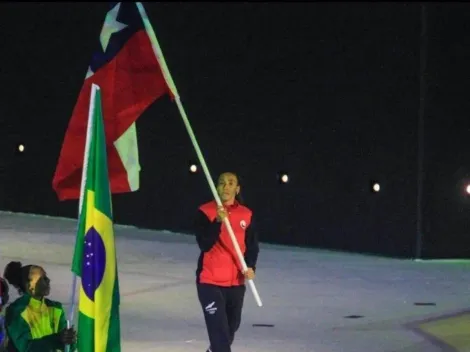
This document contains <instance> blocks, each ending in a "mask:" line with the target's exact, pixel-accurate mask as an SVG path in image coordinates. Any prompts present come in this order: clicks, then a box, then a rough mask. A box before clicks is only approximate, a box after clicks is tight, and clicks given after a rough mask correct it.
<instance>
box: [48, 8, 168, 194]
mask: <svg viewBox="0 0 470 352" xmlns="http://www.w3.org/2000/svg"><path fill="white" fill-rule="evenodd" d="M97 44H98V50H97V51H96V52H95V53H94V54H93V55H92V59H91V63H90V66H89V68H88V72H87V74H86V77H85V81H84V83H83V86H82V88H81V91H80V94H79V96H78V100H77V103H76V105H75V108H74V110H73V113H72V117H71V120H70V122H69V125H68V128H67V131H66V134H65V137H64V142H63V145H62V150H61V152H60V156H59V160H58V163H57V167H56V170H55V174H54V178H53V181H52V185H53V188H54V190H55V192H56V193H57V196H58V198H59V199H60V200H66V199H78V198H79V197H80V187H81V179H82V168H83V157H84V150H85V140H86V134H87V122H88V110H89V104H90V93H91V84H92V83H95V84H97V85H98V86H99V87H100V88H101V93H102V106H103V115H104V121H105V132H106V147H107V153H108V172H109V179H110V185H111V192H112V193H125V192H133V191H136V190H138V189H139V172H140V164H139V156H138V148H137V133H136V127H135V122H136V120H137V119H138V118H139V116H140V115H141V114H142V113H143V112H144V110H145V109H146V108H147V107H148V106H149V105H150V104H152V103H153V102H154V101H155V100H157V99H158V98H160V97H162V96H164V95H166V94H168V95H169V96H170V97H172V98H173V94H172V92H171V89H170V88H169V87H168V85H167V83H166V81H165V79H164V76H163V72H162V69H161V67H160V65H159V63H158V61H157V58H156V56H155V54H154V52H153V50H152V44H151V41H150V39H149V35H148V34H147V32H146V30H145V27H144V22H143V20H142V17H141V16H140V14H139V11H138V9H137V5H136V3H134V2H122V3H112V5H111V9H110V11H109V12H108V13H107V14H106V18H105V22H104V25H103V28H102V30H101V34H100V37H99V43H97Z"/></svg>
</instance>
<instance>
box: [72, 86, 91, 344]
mask: <svg viewBox="0 0 470 352" xmlns="http://www.w3.org/2000/svg"><path fill="white" fill-rule="evenodd" d="M98 89H99V87H98V86H97V85H96V84H94V83H93V84H92V85H91V95H90V105H89V107H88V125H87V133H86V140H85V152H84V156H83V168H82V181H81V185H80V199H79V204H78V222H77V232H78V227H79V226H80V225H79V224H80V215H81V211H82V206H83V198H84V195H85V184H86V175H87V169H88V164H87V160H88V156H89V154H90V146H91V131H92V127H93V111H94V110H95V96H96V91H97V90H98ZM75 237H76V236H75ZM76 291H77V275H76V274H75V273H73V279H72V292H71V293H70V304H71V305H70V310H69V316H68V319H67V328H70V326H71V325H73V324H72V322H73V319H74V314H75V300H76ZM69 350H70V346H69V345H67V346H66V352H68V351H69Z"/></svg>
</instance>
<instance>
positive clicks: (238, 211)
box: [195, 172, 259, 352]
mask: <svg viewBox="0 0 470 352" xmlns="http://www.w3.org/2000/svg"><path fill="white" fill-rule="evenodd" d="M217 193H218V194H219V197H220V199H221V201H222V203H223V206H221V207H220V208H219V207H218V206H217V203H216V202H215V201H210V202H208V203H205V204H203V205H201V206H200V207H199V211H198V215H197V219H196V226H195V233H196V240H197V243H198V245H199V248H200V250H201V254H200V256H199V260H198V267H197V271H196V276H197V279H196V283H197V293H198V297H199V301H200V303H201V306H202V309H203V312H204V319H205V322H206V328H207V332H208V335H209V341H210V347H209V349H208V350H207V351H208V352H230V351H231V345H232V342H233V340H234V337H235V332H236V331H237V330H238V328H239V326H240V322H241V315H242V308H243V300H244V297H245V291H246V288H245V279H250V280H251V279H253V278H254V277H255V268H256V262H257V260H258V252H259V246H258V237H257V235H256V233H255V231H254V230H253V213H252V211H251V210H250V209H249V208H248V207H246V206H244V205H243V204H242V202H241V201H240V179H239V177H238V176H237V175H236V174H235V173H233V172H225V173H223V174H221V175H220V176H219V178H218V182H217ZM225 218H228V219H229V221H230V225H231V227H232V229H233V232H234V234H235V237H236V239H237V242H238V245H239V247H240V250H241V252H242V253H243V255H244V259H245V263H246V265H247V267H248V270H247V271H246V272H243V273H242V269H241V268H242V266H241V264H240V262H239V259H238V257H237V255H236V252H235V248H234V245H233V242H232V240H231V238H230V235H229V233H228V230H227V228H226V226H225V224H224V223H223V222H224V219H225Z"/></svg>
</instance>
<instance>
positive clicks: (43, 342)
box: [3, 262, 76, 352]
mask: <svg viewBox="0 0 470 352" xmlns="http://www.w3.org/2000/svg"><path fill="white" fill-rule="evenodd" d="M3 277H4V278H5V279H6V280H7V281H8V283H9V284H10V285H12V286H13V287H15V288H16V289H17V290H18V293H19V294H20V297H19V298H18V299H16V300H15V301H13V302H12V303H11V304H10V305H9V306H8V307H7V309H6V312H5V330H6V335H7V351H8V352H56V351H64V350H65V346H66V345H70V347H71V348H70V352H73V351H75V349H76V347H75V344H76V332H75V330H74V329H73V328H67V320H66V318H65V311H64V309H63V307H62V304H61V303H59V302H56V301H52V300H49V299H47V298H45V297H46V296H48V295H49V293H50V280H49V278H48V277H47V274H46V272H45V270H44V269H43V268H42V267H40V266H38V265H26V266H22V265H21V263H20V262H10V263H9V264H8V265H7V266H6V268H5V272H4V274H3Z"/></svg>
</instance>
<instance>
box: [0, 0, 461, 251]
mask: <svg viewBox="0 0 470 352" xmlns="http://www.w3.org/2000/svg"><path fill="white" fill-rule="evenodd" d="M145 6H146V10H147V13H148V15H149V18H150V20H151V22H152V25H153V28H154V30H155V32H156V34H157V36H158V38H159V41H160V45H161V47H162V50H163V53H164V55H165V58H166V61H167V64H168V66H169V69H170V71H171V73H172V76H173V78H174V81H175V83H176V86H177V88H178V90H179V93H180V96H181V98H182V101H183V105H184V107H185V109H186V112H187V114H188V117H189V120H190V121H191V124H192V127H193V129H194V132H195V134H196V137H197V139H198V142H199V144H200V147H201V149H202V151H203V154H204V157H205V159H206V162H207V164H208V166H209V169H210V171H211V173H212V175H213V177H214V178H215V177H216V176H217V175H218V173H220V172H222V171H226V170H233V171H236V172H237V173H239V174H240V175H241V176H242V178H243V193H244V198H245V201H246V203H247V205H248V206H250V207H251V208H252V209H253V210H254V212H255V216H256V217H257V222H258V230H259V233H260V237H261V240H263V241H267V242H275V243H285V244H294V245H301V246H311V247H325V248H336V249H342V250H351V251H360V252H372V253H380V254H387V255H394V256H412V255H414V250H415V242H416V233H417V231H416V219H417V211H416V199H417V174H418V168H417V155H418V154H417V150H418V149H417V148H418V117H419V100H420V99H419V98H420V31H421V22H420V16H421V15H420V11H421V8H420V5H419V4H417V3H410V4H405V3H373V2H370V3H363V4H354V3H348V4H341V3H335V2H331V3H324V4H323V3H273V4H269V3H240V4H235V3H232V4H222V3H212V4H210V3H184V4H183V3H148V4H145ZM107 10H108V4H106V3H101V4H91V3H89V4H78V3H69V4H66V3H62V4H54V3H1V4H0V32H1V34H2V35H1V36H0V48H1V55H0V82H1V83H2V85H1V89H2V94H1V96H2V98H1V99H0V116H1V119H0V131H1V153H2V154H1V161H2V164H3V165H2V168H1V169H0V171H1V181H2V185H3V187H2V188H1V193H0V196H1V199H0V207H1V209H4V210H12V211H22V212H33V213H39V214H48V215H60V216H67V217H76V216H77V211H78V210H77V202H76V201H66V202H59V201H58V200H57V197H56V195H55V193H54V192H53V190H52V177H53V173H54V170H55V165H56V162H57V159H58V156H59V152H60V147H61V144H62V141H63V137H64V133H65V129H66V127H67V124H68V122H69V118H70V116H71V113H72V109H73V107H74V105H75V102H76V99H77V96H78V93H79V90H80V87H81V85H82V82H83V79H84V77H85V73H86V70H87V67H88V64H89V61H90V57H91V53H92V51H93V50H94V49H95V47H96V45H97V43H98V37H99V33H100V31H101V26H102V24H103V21H104V18H105V15H106V12H107ZM469 10H470V7H469V5H466V4H464V3H462V4H448V3H447V4H444V3H442V4H429V5H427V26H428V30H427V36H426V38H427V55H426V63H427V65H426V75H425V83H426V84H425V88H426V100H425V105H424V106H425V110H424V121H425V122H424V125H425V129H424V135H425V154H424V155H425V159H424V165H425V179H424V183H423V185H424V188H423V189H424V196H423V204H424V205H423V209H424V221H423V226H424V234H423V245H424V247H423V249H424V255H425V256H453V257H456V256H469V254H470V253H469V250H468V248H469V245H470V240H469V237H470V236H469V232H470V216H469V213H468V212H469V210H470V203H469V199H467V197H466V196H465V194H464V188H465V182H466V181H469V182H470V156H469V155H470V139H469V132H470V118H469V117H470V116H469V115H470V114H469V111H470V99H468V95H469V94H470V80H469V77H470V76H469V74H470V70H469V68H468V67H469V65H468V62H469V60H470V11H469ZM137 128H138V138H139V148H140V162H141V165H142V172H141V189H140V191H138V192H136V193H131V194H124V195H115V196H114V197H113V202H114V216H115V221H116V222H117V223H125V224H132V225H136V226H139V227H146V228H153V229H168V230H173V231H184V232H191V231H192V229H191V224H192V219H193V216H194V215H195V213H196V209H197V207H198V205H200V204H201V203H203V202H205V201H208V200H210V199H211V197H212V195H211V192H210V189H209V187H208V184H207V181H206V179H205V177H204V175H203V173H202V172H201V173H199V174H195V175H193V174H190V173H189V172H188V169H189V165H190V164H191V163H192V162H195V163H197V157H196V153H195V152H194V149H193V147H192V145H191V141H190V139H189V136H188V134H187V132H186V130H185V127H184V125H183V122H182V119H181V117H180V115H179V113H178V110H177V108H176V105H175V104H174V103H172V102H171V101H170V99H169V98H162V99H160V100H158V101H157V102H156V103H155V104H153V105H152V106H151V107H150V108H149V109H148V110H147V111H146V112H145V113H144V114H143V115H142V116H141V117H140V118H139V120H138V121H137ZM18 143H24V145H25V148H26V149H25V152H24V153H18V152H17V145H18ZM280 171H286V172H288V174H289V177H290V182H289V183H288V184H285V185H282V184H280V183H279V181H278V172H280ZM373 180H376V181H378V182H380V185H381V192H379V193H377V194H374V193H372V192H371V191H370V182H371V181H373Z"/></svg>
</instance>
